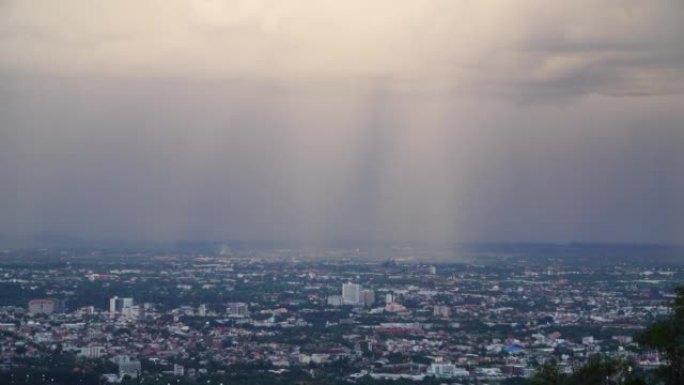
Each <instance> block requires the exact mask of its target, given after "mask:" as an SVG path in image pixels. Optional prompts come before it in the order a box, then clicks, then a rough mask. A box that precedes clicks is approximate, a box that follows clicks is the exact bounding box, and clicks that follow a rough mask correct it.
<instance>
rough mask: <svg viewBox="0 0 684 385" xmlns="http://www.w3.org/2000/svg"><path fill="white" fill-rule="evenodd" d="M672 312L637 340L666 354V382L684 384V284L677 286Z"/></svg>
mask: <svg viewBox="0 0 684 385" xmlns="http://www.w3.org/2000/svg"><path fill="white" fill-rule="evenodd" d="M675 290H676V293H677V296H676V298H675V300H674V301H673V303H672V305H671V306H672V314H671V315H670V316H669V317H668V318H666V319H664V320H662V321H658V322H656V323H654V324H653V325H651V326H649V327H648V328H646V330H645V331H644V332H643V333H641V335H639V337H638V338H637V341H638V342H639V343H640V344H642V345H643V346H645V347H647V348H651V349H655V350H658V351H659V352H661V353H662V354H664V355H665V358H666V359H667V362H668V363H667V365H666V366H665V367H664V368H663V370H664V377H665V384H667V385H680V384H684V286H679V287H677V289H675Z"/></svg>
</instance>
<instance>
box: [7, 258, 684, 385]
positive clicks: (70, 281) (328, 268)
mask: <svg viewBox="0 0 684 385" xmlns="http://www.w3.org/2000/svg"><path fill="white" fill-rule="evenodd" d="M205 249H206V248H205ZM223 249H224V250H222V251H223V254H221V252H217V253H216V254H214V255H211V254H203V253H201V254H200V253H195V252H192V251H175V252H170V253H169V252H167V253H161V254H158V252H150V251H147V252H137V253H135V254H133V253H130V252H129V253H123V252H122V251H120V250H116V249H112V250H107V249H77V250H69V249H61V250H60V249H43V250H24V251H21V252H18V251H17V252H12V251H5V252H3V255H2V263H1V264H0V277H1V279H0V288H2V293H0V300H1V301H2V303H3V306H2V307H0V331H1V333H2V335H3V338H2V342H1V347H0V349H1V350H0V351H1V352H2V353H1V359H2V365H3V366H2V373H1V374H0V378H1V379H2V381H3V383H4V382H7V383H29V384H38V383H77V382H83V383H98V384H99V383H152V384H166V383H172V384H200V383H201V384H204V383H216V384H219V383H241V382H240V381H248V380H249V379H250V378H258V379H260V380H259V381H262V382H263V383H278V384H280V383H312V384H318V383H321V384H323V383H341V384H342V383H344V384H346V383H349V384H353V383H363V384H365V383H375V382H373V381H376V382H377V383H384V382H383V381H409V382H416V381H417V382H421V381H423V382H425V383H430V384H432V383H435V384H438V383H451V384H525V383H527V382H525V381H530V380H531V379H533V377H534V376H535V374H536V373H537V372H538V370H539V368H540V367H542V366H543V365H544V364H546V363H549V362H556V363H558V368H559V370H560V371H561V373H567V374H570V373H572V372H573V371H574V370H577V368H580V367H582V366H583V365H586V364H587V363H588V362H589V361H590V359H591V358H592V357H595V356H596V355H600V356H601V357H604V358H606V359H611V360H620V361H621V362H626V363H628V364H629V365H630V366H629V367H630V371H633V372H634V373H640V374H644V375H648V374H649V373H655V372H656V370H657V369H658V368H659V367H660V366H661V365H663V364H664V362H665V360H666V359H665V357H664V356H663V355H662V354H660V353H659V352H658V351H657V350H654V349H648V348H645V347H643V346H640V345H639V343H637V338H638V335H639V334H640V333H642V332H643V331H644V329H645V328H646V327H647V326H648V325H650V324H651V323H653V322H655V321H656V320H659V319H662V318H664V317H666V316H668V315H669V314H670V312H671V310H670V304H671V301H672V300H673V299H674V297H675V291H674V288H675V287H676V286H677V284H678V283H679V282H682V281H684V266H682V265H681V263H672V259H671V257H672V256H676V255H679V254H677V253H679V252H681V249H678V248H668V247H656V246H643V247H639V246H631V247H629V246H620V245H615V246H592V245H584V246H582V245H574V246H573V245H547V246H544V247H541V248H540V247H538V246H534V245H519V246H506V245H499V246H495V245H490V246H486V247H482V248H480V249H475V248H471V249H470V250H463V249H458V248H456V249H454V252H455V253H462V255H470V257H465V259H464V260H462V261H455V262H447V261H443V260H441V261H440V260H436V261H435V262H434V263H426V262H425V261H424V260H425V258H416V255H419V254H420V253H424V252H425V251H426V249H424V248H413V247H411V246H408V245H396V246H392V245H390V246H385V247H383V248H376V249H368V250H361V249H358V248H340V247H338V248H331V249H328V250H325V249H321V248H316V249H308V250H305V249H288V248H280V249H266V248H263V246H250V247H249V248H247V247H244V246H243V248H242V249H241V250H239V251H231V252H227V253H226V252H225V248H223ZM217 250H218V248H217ZM485 252H486V253H491V252H496V253H498V255H496V254H495V255H493V256H491V257H482V256H481V255H480V254H482V253H485ZM614 252H617V253H621V254H625V255H641V253H648V254H651V255H660V257H659V258H653V259H650V260H644V259H639V258H636V257H633V258H632V257H628V258H620V259H612V260H611V259H603V260H602V259H601V258H599V256H600V255H601V253H614ZM319 253H320V254H319ZM376 253H377V254H376ZM392 253H396V255H397V256H398V257H396V258H387V257H386V255H388V254H390V255H391V254H392ZM31 255H33V257H31ZM549 255H550V256H549ZM473 256H476V258H475V259H474V260H469V258H473ZM476 261H477V262H476ZM531 262H534V263H531ZM610 262H615V263H610ZM531 266H538V267H531ZM9 303H11V304H9Z"/></svg>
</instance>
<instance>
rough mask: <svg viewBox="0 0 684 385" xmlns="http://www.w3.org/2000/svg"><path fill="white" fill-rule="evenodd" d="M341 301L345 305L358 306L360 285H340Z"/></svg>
mask: <svg viewBox="0 0 684 385" xmlns="http://www.w3.org/2000/svg"><path fill="white" fill-rule="evenodd" d="M342 301H343V302H344V303H345V305H358V304H360V303H361V285H359V284H356V283H351V282H349V283H345V284H343V285H342Z"/></svg>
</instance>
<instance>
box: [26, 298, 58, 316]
mask: <svg viewBox="0 0 684 385" xmlns="http://www.w3.org/2000/svg"><path fill="white" fill-rule="evenodd" d="M63 311H64V303H63V302H62V301H59V300H56V299H32V300H30V301H29V303H28V312H29V313H31V314H53V313H62V312H63Z"/></svg>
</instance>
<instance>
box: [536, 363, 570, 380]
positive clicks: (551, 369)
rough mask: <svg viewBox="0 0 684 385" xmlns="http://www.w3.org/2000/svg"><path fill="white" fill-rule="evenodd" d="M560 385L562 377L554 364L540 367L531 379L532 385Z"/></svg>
mask: <svg viewBox="0 0 684 385" xmlns="http://www.w3.org/2000/svg"><path fill="white" fill-rule="evenodd" d="M562 383H563V375H562V374H561V372H560V369H559V368H558V365H557V364H556V363H555V362H551V363H547V364H544V365H542V366H540V367H539V369H537V373H535V375H534V377H533V378H532V384H533V385H561V384H562Z"/></svg>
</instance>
